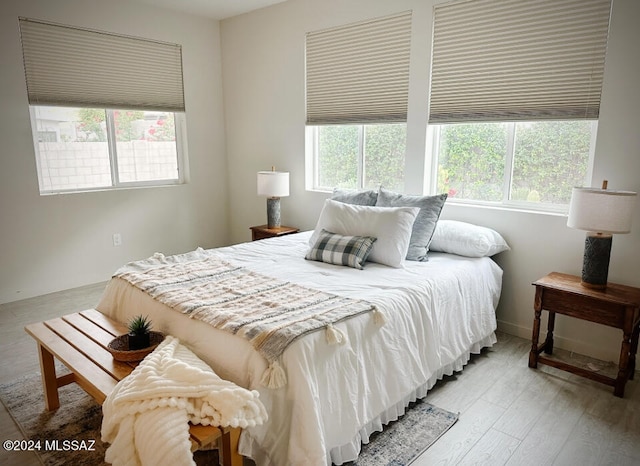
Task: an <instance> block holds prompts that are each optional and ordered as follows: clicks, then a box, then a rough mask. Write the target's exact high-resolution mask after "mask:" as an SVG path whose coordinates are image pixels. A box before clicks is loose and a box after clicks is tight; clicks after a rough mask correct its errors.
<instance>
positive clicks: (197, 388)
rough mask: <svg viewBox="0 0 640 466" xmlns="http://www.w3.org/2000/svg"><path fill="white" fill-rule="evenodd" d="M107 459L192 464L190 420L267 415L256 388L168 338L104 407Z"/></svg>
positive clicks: (235, 421) (124, 464)
mask: <svg viewBox="0 0 640 466" xmlns="http://www.w3.org/2000/svg"><path fill="white" fill-rule="evenodd" d="M102 411H103V414H104V416H103V420H102V441H104V442H107V443H110V444H111V445H110V446H109V448H108V449H107V452H106V455H105V460H106V461H107V462H108V463H111V464H113V465H114V466H138V465H159V464H174V465H193V466H195V463H194V461H193V457H192V454H191V442H190V440H189V422H191V423H193V424H202V425H216V426H223V427H226V426H231V427H242V428H244V427H248V426H255V425H259V424H262V423H263V422H265V421H266V420H267V413H266V410H265V408H264V406H263V404H262V403H261V402H260V400H259V399H258V392H256V391H249V390H246V389H244V388H241V387H238V386H237V385H235V384H234V383H232V382H229V381H226V380H222V379H221V378H220V377H218V375H216V373H215V372H213V370H212V369H211V368H210V367H209V366H207V365H206V364H205V363H204V362H203V361H202V360H201V359H199V358H198V357H197V356H196V355H195V354H194V353H193V352H191V350H189V349H188V348H187V347H185V346H184V345H182V344H180V342H179V341H178V339H177V338H173V337H171V336H168V337H166V338H165V340H164V341H163V342H162V343H161V344H160V345H159V346H158V347H157V348H156V349H155V350H154V351H153V352H152V353H151V354H149V355H148V356H147V357H146V358H145V359H144V360H143V361H142V362H141V363H140V364H139V365H138V367H136V368H135V370H134V371H133V372H132V373H131V374H130V375H129V376H127V377H125V378H124V379H122V380H121V381H120V382H119V383H118V384H117V385H116V387H115V389H114V390H113V391H112V392H111V393H110V394H109V395H108V396H107V399H106V400H105V402H104V404H103V405H102Z"/></svg>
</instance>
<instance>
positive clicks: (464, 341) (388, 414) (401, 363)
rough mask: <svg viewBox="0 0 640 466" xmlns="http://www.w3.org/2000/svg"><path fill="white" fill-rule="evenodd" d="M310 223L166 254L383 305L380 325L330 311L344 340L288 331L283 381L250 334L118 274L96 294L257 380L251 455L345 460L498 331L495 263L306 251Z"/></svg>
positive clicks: (247, 434)
mask: <svg viewBox="0 0 640 466" xmlns="http://www.w3.org/2000/svg"><path fill="white" fill-rule="evenodd" d="M312 233H313V232H303V233H298V234H293V235H288V236H284V237H279V238H271V239H266V240H261V241H256V242H251V243H242V244H238V245H234V246H229V247H224V248H217V249H212V250H203V249H198V250H196V251H192V252H190V253H188V254H183V255H177V256H171V260H172V261H176V262H180V261H192V260H199V259H203V260H204V259H208V258H211V257H215V258H220V259H222V260H225V261H228V262H229V263H233V264H236V265H238V266H240V267H242V268H246V269H247V270H250V271H252V272H254V273H258V274H261V275H265V276H269V277H273V278H274V279H280V280H285V281H288V282H291V283H295V284H297V285H301V286H304V287H308V288H310V289H314V290H321V291H324V292H328V293H331V294H334V295H337V296H344V297H349V298H353V299H358V300H365V301H366V302H368V303H372V304H373V305H374V306H375V307H376V308H377V309H381V310H383V311H384V315H385V319H384V324H382V325H381V324H380V323H376V319H374V318H372V316H371V314H370V313H362V314H358V315H356V316H353V317H351V318H348V319H345V320H342V321H340V322H338V323H336V324H335V327H336V328H338V329H339V330H340V333H341V334H342V335H344V336H345V337H346V341H345V342H344V344H339V345H330V344H328V343H327V338H326V336H325V332H321V331H317V332H311V333H308V334H306V335H304V336H303V337H301V338H298V339H297V340H295V341H294V342H293V343H292V344H291V345H290V346H289V347H288V348H287V349H286V351H284V353H282V356H281V364H282V367H283V368H284V369H285V371H286V376H287V381H286V384H284V386H282V387H280V388H275V389H274V388H268V387H266V386H265V385H264V383H262V382H261V380H262V377H263V375H264V373H265V371H266V370H267V369H268V362H267V361H266V360H265V358H264V357H263V356H262V355H261V354H259V353H258V352H257V351H256V350H255V349H254V347H253V346H252V345H251V344H250V343H248V342H247V340H245V339H242V338H240V337H238V336H235V335H232V334H230V333H228V332H225V331H222V330H219V329H217V328H213V327H212V326H211V325H209V324H207V323H205V322H202V321H199V320H195V319H191V318H189V316H187V315H185V314H182V313H179V312H176V311H175V310H172V309H170V308H168V307H167V306H166V305H165V304H162V303H160V302H159V301H157V300H154V299H153V298H151V297H150V296H149V295H147V294H146V293H144V292H142V291H141V290H140V289H138V288H137V287H135V286H132V285H131V284H130V283H128V282H127V281H125V280H123V279H121V278H118V277H114V278H113V279H112V280H111V281H110V282H109V283H108V285H107V288H106V290H105V292H104V295H103V297H102V299H101V302H100V303H99V305H98V310H100V311H101V312H102V313H104V314H106V315H108V316H110V317H111V318H113V319H115V320H118V321H121V322H126V321H128V320H129V319H130V318H132V317H133V316H135V315H139V314H141V313H142V314H145V315H148V316H149V317H150V318H151V320H152V321H153V323H154V329H156V330H159V331H162V332H165V333H168V334H171V335H173V336H176V337H177V338H179V339H180V340H181V341H182V342H184V343H185V344H186V345H187V346H189V347H190V348H191V349H192V350H193V351H194V352H195V353H196V354H197V355H198V356H199V357H201V358H202V359H203V360H204V361H205V362H206V363H207V364H209V365H210V366H211V367H212V368H213V369H214V371H215V372H216V373H217V374H218V375H220V376H221V377H222V378H224V379H227V380H230V381H232V382H234V383H236V384H238V385H240V386H242V387H245V388H248V389H252V390H257V391H258V392H259V394H260V399H261V401H262V402H263V403H264V405H265V407H266V409H267V412H268V413H269V420H268V421H267V422H266V423H265V424H263V425H262V426H258V427H254V428H248V429H245V430H244V431H243V433H242V436H241V440H240V444H239V451H240V453H241V454H242V455H245V456H248V457H251V458H253V459H254V460H255V461H256V463H257V464H258V465H278V466H279V465H287V464H291V465H327V464H331V463H332V462H333V463H334V464H342V463H344V462H346V461H351V460H354V459H355V458H356V457H357V455H358V453H359V451H360V447H361V444H362V443H363V442H364V443H367V442H368V439H369V436H370V435H371V434H372V433H373V432H375V431H379V430H381V428H382V426H383V425H384V424H386V423H388V422H390V421H392V420H395V419H397V418H398V417H399V416H400V415H402V413H403V412H404V410H405V408H406V406H407V405H408V404H409V402H411V401H414V400H416V399H418V398H422V397H424V396H426V394H427V391H428V390H429V389H430V388H431V387H432V386H433V385H434V384H435V383H436V381H437V380H438V379H440V378H441V377H442V376H443V375H445V374H452V373H453V372H454V371H459V370H462V368H463V366H464V364H465V363H466V362H467V361H468V360H469V357H470V354H472V353H479V352H480V350H481V349H482V348H483V347H489V346H491V345H493V344H494V343H495V342H496V338H495V334H494V331H495V329H496V318H495V308H496V306H497V304H498V300H499V297H500V291H501V281H502V270H501V269H500V267H498V265H496V263H495V262H494V261H493V260H492V259H491V258H490V257H486V256H485V257H465V256H461V255H456V254H450V253H444V252H429V260H428V261H426V262H420V261H405V262H404V263H403V266H402V267H398V268H393V267H389V266H386V265H382V264H378V263H373V262H367V264H366V267H364V269H363V270H355V269H353V268H349V267H341V266H336V265H332V264H327V263H323V262H317V261H309V260H305V259H304V257H305V254H307V251H308V250H309V239H310V237H311V235H312ZM442 249H446V248H442Z"/></svg>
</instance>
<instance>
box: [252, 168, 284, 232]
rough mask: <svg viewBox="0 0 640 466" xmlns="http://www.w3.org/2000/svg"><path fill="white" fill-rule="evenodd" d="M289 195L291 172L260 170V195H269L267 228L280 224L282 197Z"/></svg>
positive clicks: (273, 169)
mask: <svg viewBox="0 0 640 466" xmlns="http://www.w3.org/2000/svg"><path fill="white" fill-rule="evenodd" d="M288 195H289V173H288V172H277V171H275V168H274V167H271V171H264V172H258V196H266V197H267V228H278V227H279V226H280V198H281V197H285V196H288Z"/></svg>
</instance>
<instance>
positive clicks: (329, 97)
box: [306, 11, 411, 125]
mask: <svg viewBox="0 0 640 466" xmlns="http://www.w3.org/2000/svg"><path fill="white" fill-rule="evenodd" d="M306 39H307V40H306V65H307V69H306V74H307V124H308V125H326V124H356V123H360V124H361V123H388V122H401V121H406V119H407V101H408V94H409V52H410V46H411V12H410V11H408V12H403V13H399V14H396V15H392V16H387V17H383V18H376V19H372V20H369V21H364V22H360V23H355V24H350V25H346V26H341V27H336V28H331V29H325V30H322V31H316V32H309V33H307V37H306Z"/></svg>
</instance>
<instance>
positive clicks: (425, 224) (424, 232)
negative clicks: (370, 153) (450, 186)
mask: <svg viewBox="0 0 640 466" xmlns="http://www.w3.org/2000/svg"><path fill="white" fill-rule="evenodd" d="M446 200H447V194H446V193H445V194H438V195H436V196H409V195H405V194H399V193H394V192H392V191H387V190H386V189H382V188H380V192H379V193H378V200H377V202H376V206H380V207H420V213H419V214H418V216H417V217H416V221H415V222H414V224H413V230H412V232H411V241H410V242H409V250H408V251H407V260H410V261H426V260H427V252H428V251H429V243H431V237H432V236H433V231H434V230H435V228H436V223H437V222H438V218H440V212H441V211H442V207H443V206H444V202H445V201H446Z"/></svg>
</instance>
